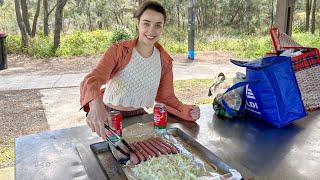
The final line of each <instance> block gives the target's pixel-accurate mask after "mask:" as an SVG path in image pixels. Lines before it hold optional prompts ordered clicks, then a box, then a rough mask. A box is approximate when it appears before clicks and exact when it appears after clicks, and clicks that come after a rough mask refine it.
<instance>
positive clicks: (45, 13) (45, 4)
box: [43, 0, 57, 36]
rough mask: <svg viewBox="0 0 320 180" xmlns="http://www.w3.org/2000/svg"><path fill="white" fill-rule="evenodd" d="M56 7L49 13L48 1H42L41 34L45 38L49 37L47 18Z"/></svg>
mask: <svg viewBox="0 0 320 180" xmlns="http://www.w3.org/2000/svg"><path fill="white" fill-rule="evenodd" d="M56 6H57V4H55V6H54V7H53V8H52V9H51V10H50V11H49V4H48V0H43V32H44V35H45V36H49V16H50V14H51V13H52V12H53V10H54V9H55V8H56Z"/></svg>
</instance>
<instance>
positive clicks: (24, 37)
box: [14, 0, 29, 47]
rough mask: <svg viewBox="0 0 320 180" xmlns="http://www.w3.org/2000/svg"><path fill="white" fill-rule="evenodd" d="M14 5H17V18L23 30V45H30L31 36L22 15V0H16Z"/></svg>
mask: <svg viewBox="0 0 320 180" xmlns="http://www.w3.org/2000/svg"><path fill="white" fill-rule="evenodd" d="M14 7H15V11H16V18H17V22H18V26H19V29H20V32H21V38H22V41H21V42H22V46H23V47H28V45H29V37H28V33H27V30H26V26H25V24H24V22H23V20H22V15H21V10H20V8H21V7H20V0H14Z"/></svg>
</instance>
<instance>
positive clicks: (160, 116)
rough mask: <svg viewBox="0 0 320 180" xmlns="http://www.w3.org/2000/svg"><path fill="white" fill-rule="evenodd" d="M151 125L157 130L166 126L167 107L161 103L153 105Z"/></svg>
mask: <svg viewBox="0 0 320 180" xmlns="http://www.w3.org/2000/svg"><path fill="white" fill-rule="evenodd" d="M153 125H154V126H153V127H154V129H155V130H156V131H157V130H165V129H166V127H167V109H166V106H165V105H164V104H162V103H157V104H155V105H154V107H153Z"/></svg>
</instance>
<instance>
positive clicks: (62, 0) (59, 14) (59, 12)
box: [53, 0, 67, 49]
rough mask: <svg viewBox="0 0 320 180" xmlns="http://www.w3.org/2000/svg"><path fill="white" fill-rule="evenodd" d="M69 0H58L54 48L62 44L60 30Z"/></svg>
mask: <svg viewBox="0 0 320 180" xmlns="http://www.w3.org/2000/svg"><path fill="white" fill-rule="evenodd" d="M66 3H67V0H57V7H56V14H55V23H54V24H55V26H54V43H53V45H54V48H55V49H57V48H58V47H59V45H60V32H61V29H62V14H63V8H64V6H65V5H66Z"/></svg>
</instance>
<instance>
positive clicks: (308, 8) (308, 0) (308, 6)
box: [305, 0, 310, 31]
mask: <svg viewBox="0 0 320 180" xmlns="http://www.w3.org/2000/svg"><path fill="white" fill-rule="evenodd" d="M309 25H310V0H306V29H305V31H309Z"/></svg>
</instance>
